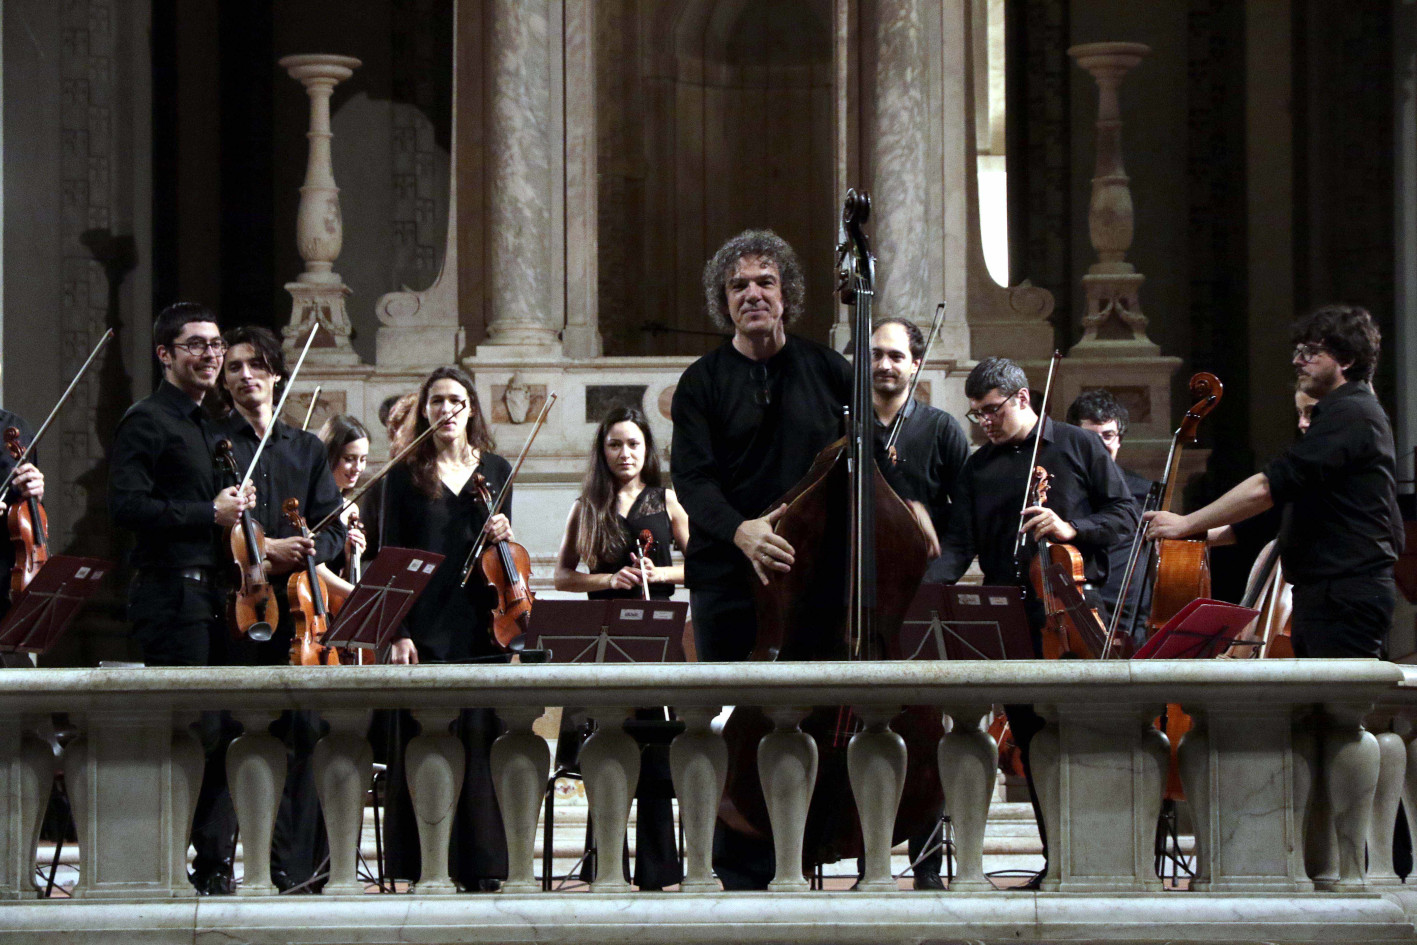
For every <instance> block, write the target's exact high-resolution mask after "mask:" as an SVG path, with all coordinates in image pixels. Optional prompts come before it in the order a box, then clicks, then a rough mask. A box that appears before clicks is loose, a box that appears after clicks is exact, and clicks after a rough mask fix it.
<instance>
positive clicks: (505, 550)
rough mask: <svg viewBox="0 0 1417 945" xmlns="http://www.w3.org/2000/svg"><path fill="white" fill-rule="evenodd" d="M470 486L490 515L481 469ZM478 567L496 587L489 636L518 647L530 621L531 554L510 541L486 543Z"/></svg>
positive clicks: (506, 645) (489, 499)
mask: <svg viewBox="0 0 1417 945" xmlns="http://www.w3.org/2000/svg"><path fill="white" fill-rule="evenodd" d="M472 479H473V490H474V492H475V494H476V496H477V500H478V502H479V503H480V504H481V505H482V508H483V510H484V511H485V512H486V513H487V517H488V518H489V519H490V518H491V517H492V515H493V512H492V509H493V508H494V507H495V506H494V503H493V501H492V490H491V489H490V488H488V485H487V479H486V477H484V476H483V475H482V474H481V473H473V477H472ZM478 567H479V568H480V569H481V570H482V576H483V577H484V578H485V579H486V581H487V583H488V585H490V586H491V587H493V588H494V589H495V590H496V591H497V604H496V606H495V607H493V608H492V637H493V639H495V640H496V641H497V645H498V646H500V647H501V648H502V649H503V650H507V651H514V650H519V649H521V646H520V643H521V642H522V638H523V637H524V636H525V634H526V631H527V627H528V626H529V625H530V623H531V605H532V603H533V601H534V600H535V599H536V598H535V595H534V594H532V592H531V585H530V584H529V583H528V582H529V581H530V580H531V555H529V554H528V553H527V550H526V548H524V547H522V546H521V545H519V544H517V543H516V542H514V541H495V542H489V543H487V546H486V547H485V548H484V549H483V551H482V554H481V556H480V557H479V558H478Z"/></svg>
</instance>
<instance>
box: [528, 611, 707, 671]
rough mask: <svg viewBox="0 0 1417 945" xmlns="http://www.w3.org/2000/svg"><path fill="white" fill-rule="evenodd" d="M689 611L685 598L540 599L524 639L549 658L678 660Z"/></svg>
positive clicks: (556, 660) (554, 660) (577, 660)
mask: <svg viewBox="0 0 1417 945" xmlns="http://www.w3.org/2000/svg"><path fill="white" fill-rule="evenodd" d="M688 615H689V605H688V603H686V602H685V601H674V600H630V599H626V600H540V601H537V602H536V606H535V607H534V608H532V611H531V624H530V628H529V629H528V630H527V639H528V641H529V642H531V643H533V644H535V646H536V648H537V649H541V650H546V651H547V653H548V654H549V655H548V657H547V661H548V662H552V663H682V662H684V623H685V621H686V620H687V619H688ZM553 644H557V646H553ZM558 650H559V653H558Z"/></svg>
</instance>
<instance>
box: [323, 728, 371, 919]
mask: <svg viewBox="0 0 1417 945" xmlns="http://www.w3.org/2000/svg"><path fill="white" fill-rule="evenodd" d="M322 715H323V717H324V720H325V721H326V722H328V723H329V726H330V730H329V733H328V734H326V735H325V736H324V737H323V738H321V739H320V740H319V741H318V742H316V743H315V754H314V758H313V761H314V765H315V789H316V791H317V792H318V793H319V796H320V810H321V813H323V814H324V817H325V829H326V831H327V832H328V833H329V840H330V878H329V882H328V883H326V885H325V890H324V891H325V895H327V896H358V895H361V894H362V893H363V892H364V884H363V883H361V882H360V881H359V878H358V870H357V867H358V863H359V838H360V834H361V833H362V832H363V827H364V795H365V793H366V792H367V791H368V788H369V782H370V779H371V778H372V777H373V763H374V749H373V748H372V747H371V746H370V744H369V740H368V739H367V738H366V737H365V735H364V733H365V732H367V731H368V730H369V711H368V710H367V709H327V710H326V711H325V712H324V713H322Z"/></svg>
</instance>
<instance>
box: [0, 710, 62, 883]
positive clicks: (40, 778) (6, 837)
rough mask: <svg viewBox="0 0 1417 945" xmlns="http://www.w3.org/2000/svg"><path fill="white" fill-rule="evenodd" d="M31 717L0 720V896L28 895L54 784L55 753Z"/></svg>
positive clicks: (32, 881)
mask: <svg viewBox="0 0 1417 945" xmlns="http://www.w3.org/2000/svg"><path fill="white" fill-rule="evenodd" d="M35 721H36V720H34V719H30V718H26V717H24V716H17V715H11V716H8V717H6V718H5V719H4V720H3V722H0V752H3V755H0V757H3V758H4V759H5V763H4V766H3V768H0V818H3V821H2V822H0V899H33V898H34V896H35V882H34V865H35V851H36V848H37V847H38V845H39V828H40V824H41V823H42V822H43V820H44V811H45V807H46V805H47V802H48V800H49V788H50V785H51V784H53V782H54V751H53V749H52V748H50V746H49V743H48V742H45V741H44V740H43V739H41V738H39V737H38V736H36V735H35V734H34V726H33V723H34V722H35Z"/></svg>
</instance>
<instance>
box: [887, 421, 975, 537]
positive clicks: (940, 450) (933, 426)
mask: <svg viewBox="0 0 1417 945" xmlns="http://www.w3.org/2000/svg"><path fill="white" fill-rule="evenodd" d="M901 411H902V412H903V413H904V414H905V419H904V420H902V421H901V427H900V436H898V437H897V438H896V442H895V450H896V456H897V457H898V460H897V462H896V463H895V464H894V468H892V467H891V465H890V459H889V457H887V456H886V455H885V443H886V437H887V436H889V435H890V426H889V425H887V424H884V423H882V422H881V421H880V420H879V419H877V420H876V451H877V452H876V461H877V462H878V463H879V464H880V466H881V469H882V470H883V471H885V470H890V475H891V485H893V486H896V487H897V491H898V492H900V497H901V498H902V499H914V500H915V501H917V502H921V503H923V504H924V505H925V508H927V509H929V511H930V521H931V523H932V524H933V525H934V526H935V534H936V535H940V536H942V535H944V533H945V529H946V528H947V527H948V526H949V521H950V493H951V492H952V491H953V490H954V484H955V477H956V476H958V475H959V471H960V467H962V466H963V465H964V461H965V460H966V459H968V458H969V440H968V439H966V438H965V435H964V430H962V429H961V428H960V425H959V421H958V420H956V419H955V418H954V417H952V416H950V415H949V414H947V413H945V412H944V411H943V410H940V409H939V408H938V407H931V406H929V405H928V404H922V403H920V402H919V401H918V400H916V399H915V398H913V397H912V398H911V399H910V400H909V401H907V402H906V404H905V406H904V407H902V408H901Z"/></svg>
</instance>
